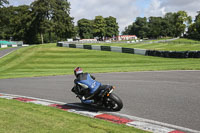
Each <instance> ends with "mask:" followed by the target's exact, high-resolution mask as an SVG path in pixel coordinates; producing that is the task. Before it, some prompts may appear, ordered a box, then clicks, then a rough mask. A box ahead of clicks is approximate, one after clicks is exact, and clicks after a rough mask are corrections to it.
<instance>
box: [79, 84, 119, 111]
mask: <svg viewBox="0 0 200 133" xmlns="http://www.w3.org/2000/svg"><path fill="white" fill-rule="evenodd" d="M114 89H115V87H114V86H111V85H104V86H103V87H101V89H100V90H99V91H97V92H95V94H93V95H92V96H91V97H92V99H93V100H94V103H92V104H91V105H96V106H100V107H104V108H106V109H109V110H112V111H120V110H121V109H122V108H123V103H122V100H121V99H120V98H119V97H118V96H117V95H116V94H115V93H113V90H114ZM77 97H79V98H80V99H81V97H80V96H78V95H77Z"/></svg>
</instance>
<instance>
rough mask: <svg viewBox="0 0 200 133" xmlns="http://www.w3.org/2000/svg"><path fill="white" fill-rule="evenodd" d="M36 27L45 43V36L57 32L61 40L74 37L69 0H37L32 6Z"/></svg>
mask: <svg viewBox="0 0 200 133" xmlns="http://www.w3.org/2000/svg"><path fill="white" fill-rule="evenodd" d="M31 7H32V10H33V14H34V15H33V17H34V18H33V19H34V22H33V23H34V25H35V28H36V30H37V32H38V33H39V34H40V36H41V43H43V42H44V34H45V33H49V39H50V40H51V33H52V32H55V34H56V36H57V37H58V38H60V39H66V38H69V37H72V36H74V33H75V30H74V23H73V18H72V17H70V15H69V14H70V12H69V11H70V4H69V3H68V2H67V0H37V1H34V2H33V3H32V4H31Z"/></svg>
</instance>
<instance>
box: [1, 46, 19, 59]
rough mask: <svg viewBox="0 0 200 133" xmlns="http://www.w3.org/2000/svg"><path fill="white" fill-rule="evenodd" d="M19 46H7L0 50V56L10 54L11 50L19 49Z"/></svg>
mask: <svg viewBox="0 0 200 133" xmlns="http://www.w3.org/2000/svg"><path fill="white" fill-rule="evenodd" d="M19 48H21V47H14V48H8V49H4V50H0V58H2V57H4V56H6V55H8V54H10V53H11V52H13V51H15V50H17V49H19Z"/></svg>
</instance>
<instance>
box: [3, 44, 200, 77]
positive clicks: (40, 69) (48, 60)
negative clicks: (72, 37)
mask: <svg viewBox="0 0 200 133" xmlns="http://www.w3.org/2000/svg"><path fill="white" fill-rule="evenodd" d="M77 66H80V67H82V68H84V70H85V71H87V72H91V73H102V72H130V71H157V70H200V59H172V58H160V57H151V56H142V55H134V54H125V53H117V52H106V51H94V50H84V49H75V48H66V47H57V46H56V44H44V45H35V46H29V47H24V48H21V49H18V50H16V51H15V52H13V53H12V54H10V55H8V56H6V57H4V58H1V59H0V79H2V78H16V77H33V76H48V75H65V74H73V69H74V68H75V67H77Z"/></svg>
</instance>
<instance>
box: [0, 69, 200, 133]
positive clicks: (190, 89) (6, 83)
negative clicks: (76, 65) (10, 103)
mask: <svg viewBox="0 0 200 133" xmlns="http://www.w3.org/2000/svg"><path fill="white" fill-rule="evenodd" d="M93 75H94V76H95V77H96V79H97V80H98V81H100V82H102V84H110V85H114V86H116V90H115V91H114V93H116V94H117V95H118V96H119V97H120V98H121V99H122V101H123V103H124V108H123V109H122V110H121V111H120V112H105V113H111V114H115V115H119V116H120V115H121V116H123V117H132V118H137V119H141V120H142V121H143V120H144V121H145V120H146V121H149V122H151V123H155V124H160V125H164V126H167V127H169V126H170V127H171V128H180V129H179V130H183V131H185V132H199V131H200V117H199V116H200V111H199V110H200V102H199V101H200V88H199V86H200V82H199V81H200V71H154V72H153V71H152V72H151V71H148V72H120V73H95V74H93ZM74 78H75V77H74V76H73V75H64V76H49V77H33V78H16V79H1V80H0V93H6V94H15V95H22V96H28V97H36V98H41V99H48V100H54V101H60V102H63V103H66V104H79V103H80V101H79V100H78V99H77V98H76V97H75V95H74V94H73V93H72V92H71V88H72V87H73V80H74ZM101 112H104V110H101ZM130 119H131V118H130ZM166 123H167V124H166Z"/></svg>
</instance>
